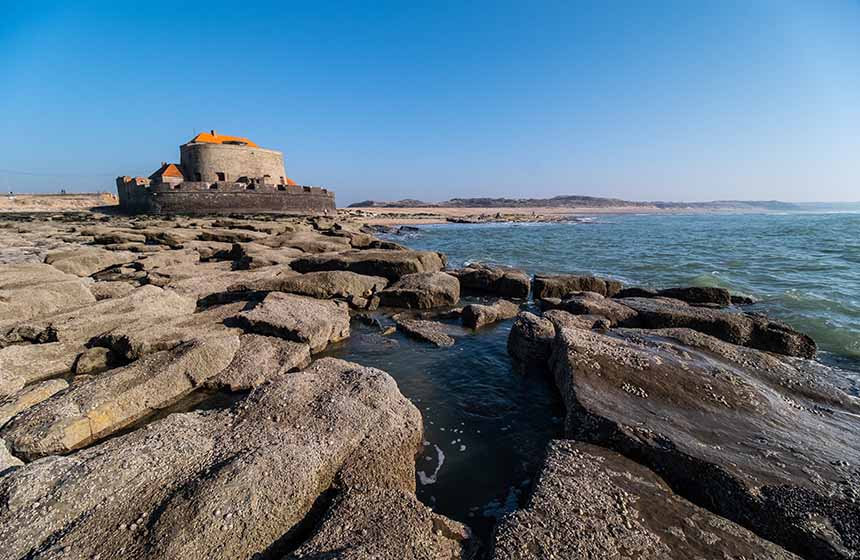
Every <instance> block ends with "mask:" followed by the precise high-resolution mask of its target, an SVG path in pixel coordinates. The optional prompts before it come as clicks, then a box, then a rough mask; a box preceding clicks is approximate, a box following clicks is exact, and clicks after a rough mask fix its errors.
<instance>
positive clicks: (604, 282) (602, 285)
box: [534, 274, 623, 299]
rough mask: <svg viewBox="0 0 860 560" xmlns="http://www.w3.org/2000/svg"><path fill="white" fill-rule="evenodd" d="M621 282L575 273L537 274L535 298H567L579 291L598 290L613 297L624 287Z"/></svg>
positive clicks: (601, 293) (599, 292)
mask: <svg viewBox="0 0 860 560" xmlns="http://www.w3.org/2000/svg"><path fill="white" fill-rule="evenodd" d="M622 287H623V286H622V284H621V282H619V281H617V280H609V279H605V278H598V277H596V276H578V275H573V274H559V275H543V274H536V275H535V279H534V298H535V299H544V298H562V299H564V298H566V297H568V296H570V295H572V294H575V293H577V292H596V293H598V294H600V295H602V296H606V297H612V296H613V295H615V294H616V293H618V292H619V291H621V288H622Z"/></svg>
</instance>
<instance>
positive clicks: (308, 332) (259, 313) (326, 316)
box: [234, 292, 349, 353]
mask: <svg viewBox="0 0 860 560" xmlns="http://www.w3.org/2000/svg"><path fill="white" fill-rule="evenodd" d="M234 322H235V324H236V325H237V326H240V327H241V328H243V329H245V330H246V331H247V332H251V333H256V334H262V335H267V336H279V337H281V338H285V339H287V340H292V341H295V342H303V343H306V344H309V345H310V347H311V352H313V353H317V352H320V351H322V350H323V349H324V348H325V347H326V346H328V344H329V343H330V342H337V341H338V340H343V339H344V338H347V337H348V336H349V307H348V306H347V305H346V304H344V303H341V302H334V301H323V300H318V299H313V298H309V297H305V296H298V295H294V294H285V293H281V292H272V293H270V294H268V295H267V296H266V298H265V299H264V300H263V301H262V302H261V303H259V304H258V305H257V306H256V307H254V308H253V309H250V310H248V311H243V312H241V313H239V314H238V315H236V316H235V318H234Z"/></svg>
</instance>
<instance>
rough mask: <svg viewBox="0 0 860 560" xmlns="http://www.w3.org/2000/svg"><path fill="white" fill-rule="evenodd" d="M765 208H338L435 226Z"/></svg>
mask: <svg viewBox="0 0 860 560" xmlns="http://www.w3.org/2000/svg"><path fill="white" fill-rule="evenodd" d="M761 212H763V210H750V209H744V208H738V209H731V210H729V209H702V208H671V209H665V208H657V207H656V206H644V207H643V206H612V207H569V208H561V207H537V206H536V207H534V208H511V207H498V208H489V207H485V208H439V207H411V208H339V209H338V215H339V216H341V217H342V218H346V219H353V220H356V221H359V222H361V223H364V224H367V225H379V226H396V225H434V224H448V223H465V224H468V223H475V224H480V223H494V222H534V223H540V222H544V223H546V222H566V221H576V220H577V219H582V218H585V217H589V216H613V215H634V214H648V215H678V214H729V213H731V214H740V213H761Z"/></svg>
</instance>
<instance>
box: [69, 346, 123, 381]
mask: <svg viewBox="0 0 860 560" xmlns="http://www.w3.org/2000/svg"><path fill="white" fill-rule="evenodd" d="M113 361H114V358H113V356H112V354H111V351H110V350H109V349H108V348H101V347H98V346H95V347H93V348H87V349H86V350H85V351H84V352H81V354H80V355H79V356H78V357H77V359H76V360H75V365H74V368H73V369H74V370H75V374H76V375H88V374H91V373H98V372H100V371H104V370H106V369H110V366H111V364H112V363H113Z"/></svg>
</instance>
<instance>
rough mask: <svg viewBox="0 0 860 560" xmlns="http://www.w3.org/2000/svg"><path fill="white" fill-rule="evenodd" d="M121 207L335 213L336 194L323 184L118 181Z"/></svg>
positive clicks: (171, 211)
mask: <svg viewBox="0 0 860 560" xmlns="http://www.w3.org/2000/svg"><path fill="white" fill-rule="evenodd" d="M117 191H118V193H119V198H120V206H121V208H122V209H123V210H124V211H126V212H129V213H150V214H259V213H273V214H293V215H322V214H326V213H328V214H330V215H333V214H334V213H335V212H336V206H335V200H334V193H332V192H330V191H328V190H326V189H322V188H319V187H304V186H287V185H246V184H244V183H231V182H215V183H207V182H193V181H191V182H184V183H180V184H179V185H166V184H159V185H155V186H150V187H146V186H142V185H137V184H135V183H122V182H121V181H120V180H119V179H118V180H117Z"/></svg>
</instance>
